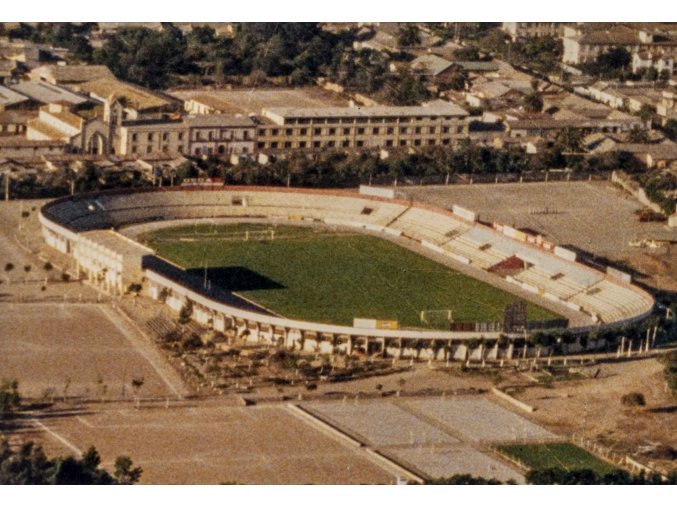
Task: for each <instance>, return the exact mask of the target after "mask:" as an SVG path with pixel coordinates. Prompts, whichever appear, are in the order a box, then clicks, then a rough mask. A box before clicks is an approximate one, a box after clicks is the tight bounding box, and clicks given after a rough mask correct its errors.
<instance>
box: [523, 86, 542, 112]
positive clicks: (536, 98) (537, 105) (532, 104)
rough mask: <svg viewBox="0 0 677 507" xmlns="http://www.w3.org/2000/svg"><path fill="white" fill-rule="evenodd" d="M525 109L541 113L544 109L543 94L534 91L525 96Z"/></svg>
mask: <svg viewBox="0 0 677 507" xmlns="http://www.w3.org/2000/svg"><path fill="white" fill-rule="evenodd" d="M523 106H524V110H525V111H528V112H530V113H540V112H541V111H543V98H542V97H541V94H540V93H538V92H536V91H533V92H531V93H529V94H527V95H525V96H524V102H523Z"/></svg>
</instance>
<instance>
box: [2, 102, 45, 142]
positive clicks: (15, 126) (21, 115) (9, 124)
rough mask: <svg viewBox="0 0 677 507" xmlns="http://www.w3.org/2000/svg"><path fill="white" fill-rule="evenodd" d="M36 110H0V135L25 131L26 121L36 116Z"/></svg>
mask: <svg viewBox="0 0 677 507" xmlns="http://www.w3.org/2000/svg"><path fill="white" fill-rule="evenodd" d="M37 116H38V113H37V112H36V111H22V110H20V109H19V110H13V109H12V110H8V111H0V136H16V135H23V134H25V133H26V128H27V125H28V122H29V121H30V120H32V119H33V118H36V117H37Z"/></svg>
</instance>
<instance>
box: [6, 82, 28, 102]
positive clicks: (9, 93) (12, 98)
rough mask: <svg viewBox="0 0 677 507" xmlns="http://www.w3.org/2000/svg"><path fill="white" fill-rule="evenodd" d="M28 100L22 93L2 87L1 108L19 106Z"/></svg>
mask: <svg viewBox="0 0 677 507" xmlns="http://www.w3.org/2000/svg"><path fill="white" fill-rule="evenodd" d="M27 100H28V97H26V96H25V95H22V94H20V93H17V92H15V91H14V90H10V89H9V88H6V87H4V86H0V106H4V107H7V106H11V105H14V104H19V103H21V102H25V101H27Z"/></svg>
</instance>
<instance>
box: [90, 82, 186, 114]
mask: <svg viewBox="0 0 677 507" xmlns="http://www.w3.org/2000/svg"><path fill="white" fill-rule="evenodd" d="M80 89H81V90H82V91H83V92H85V93H89V94H91V95H93V96H95V97H98V98H100V99H101V100H109V101H112V100H115V99H118V98H120V99H124V100H125V101H126V102H127V105H128V106H129V107H132V108H134V109H138V110H143V109H155V108H162V107H166V106H171V105H173V104H174V103H175V102H176V101H175V100H174V99H172V98H170V97H166V96H164V95H163V94H160V93H156V92H152V91H150V90H147V89H145V88H142V87H140V86H136V85H133V84H131V83H126V82H124V81H120V80H119V79H115V78H108V77H104V78H100V79H95V80H94V81H88V82H86V83H83V84H82V85H81V86H80Z"/></svg>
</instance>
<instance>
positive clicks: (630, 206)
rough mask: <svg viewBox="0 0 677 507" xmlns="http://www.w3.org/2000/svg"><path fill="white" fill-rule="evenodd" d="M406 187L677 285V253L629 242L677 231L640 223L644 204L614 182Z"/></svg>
mask: <svg viewBox="0 0 677 507" xmlns="http://www.w3.org/2000/svg"><path fill="white" fill-rule="evenodd" d="M401 192H402V193H403V194H405V195H407V196H408V197H411V198H413V199H416V200H421V201H424V202H429V203H431V204H435V205H437V206H442V207H447V208H449V207H451V205H452V204H458V205H460V206H464V207H467V208H469V209H471V210H473V211H476V212H477V213H479V216H480V220H483V221H489V222H491V221H497V222H500V223H503V224H506V225H511V226H513V227H517V228H520V229H528V230H531V231H533V232H534V233H539V234H542V235H543V236H544V237H545V238H547V239H550V240H552V241H554V242H555V243H557V244H559V245H562V246H565V245H573V246H575V247H577V248H580V249H582V250H585V251H586V252H590V253H591V254H594V255H595V256H603V257H606V258H609V259H612V260H615V261H622V262H625V263H627V264H629V265H630V266H631V267H633V268H635V269H638V270H640V272H642V273H644V274H646V275H649V276H652V277H655V275H658V276H659V277H662V278H661V279H660V280H657V279H654V280H647V282H650V283H652V284H653V285H654V286H660V288H663V289H668V290H677V255H676V254H675V252H671V251H668V249H661V250H651V249H648V248H647V249H644V250H642V249H640V248H637V247H631V246H629V242H630V241H633V240H637V239H644V238H651V239H657V240H672V241H676V240H677V233H675V232H674V231H672V230H670V229H668V227H667V225H666V223H665V222H662V223H660V222H653V223H650V222H645V223H642V222H639V220H638V219H637V216H636V215H635V210H638V209H642V208H643V206H642V204H641V203H639V202H638V201H637V200H635V199H634V198H633V197H631V196H629V195H628V194H627V193H625V192H623V191H621V190H619V189H618V188H616V187H614V186H613V185H611V184H610V183H607V182H549V183H523V184H520V183H506V184H497V185H492V184H481V185H477V184H476V185H450V186H423V187H406V188H403V189H402V190H401ZM546 210H547V213H546ZM672 250H676V249H675V248H672ZM647 257H648V259H647ZM651 260H653V264H655V265H652V262H651ZM656 262H657V263H658V264H656ZM642 269H643V271H641V270H642Z"/></svg>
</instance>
